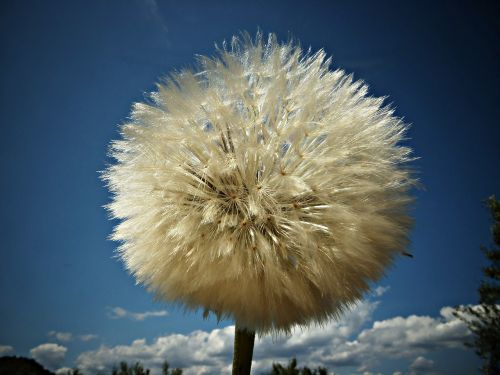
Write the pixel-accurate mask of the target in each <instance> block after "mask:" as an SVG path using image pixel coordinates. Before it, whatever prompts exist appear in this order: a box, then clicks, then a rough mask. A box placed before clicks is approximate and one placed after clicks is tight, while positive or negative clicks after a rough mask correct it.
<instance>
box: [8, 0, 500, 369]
mask: <svg viewBox="0 0 500 375" xmlns="http://www.w3.org/2000/svg"><path fill="white" fill-rule="evenodd" d="M498 19H500V11H499V7H498V6H494V5H488V3H486V2H485V3H481V2H479V3H477V2H475V3H474V4H473V3H472V2H470V3H469V4H462V3H461V4H458V2H440V3H439V4H435V3H434V2H413V3H410V2H361V1H353V2H326V1H310V2H287V3H285V2H277V1H271V2H263V1H254V2H223V1H221V2H213V3H212V2H201V1H200V2H193V1H183V2H169V1H165V2H163V1H159V0H158V1H154V0H130V1H123V2H122V1H105V2H104V1H71V2H68V1H47V2H40V1H5V2H2V3H1V5H0V43H1V46H0V53H1V59H0V64H1V69H0V99H1V100H0V126H1V131H2V137H1V138H0V142H1V147H0V153H1V155H0V164H1V171H2V183H1V184H0V193H1V194H0V196H1V197H2V203H1V207H2V208H1V214H0V225H1V231H2V235H1V236H0V251H1V261H0V294H1V296H2V302H1V307H0V355H1V354H2V353H3V354H15V355H24V356H33V357H35V358H37V359H40V361H41V362H44V363H45V364H46V366H47V367H51V369H52V370H56V369H58V368H60V367H63V366H66V367H73V366H75V365H79V366H80V367H83V368H85V369H88V370H89V373H90V372H92V371H94V370H95V369H97V368H98V366H108V365H109V363H110V362H109V361H111V360H113V361H115V360H116V361H118V360H120V359H122V358H126V359H129V360H130V361H132V360H133V359H131V358H137V359H140V360H141V359H142V360H143V361H144V362H145V363H148V364H149V365H150V366H151V367H153V366H155V365H156V364H157V363H158V361H159V358H163V357H164V356H167V357H168V358H169V360H170V361H171V362H172V364H173V365H174V366H184V368H187V367H189V366H194V365H195V364H197V366H198V367H196V368H194V367H193V369H192V371H193V372H192V373H197V372H196V371H201V370H200V369H202V368H203V366H206V368H207V369H209V370H207V371H211V373H218V372H219V370H216V369H220V368H222V367H224V366H226V367H227V365H229V361H230V357H231V351H232V339H231V338H230V335H231V334H230V329H225V327H227V326H229V325H231V324H232V322H229V321H223V322H220V323H219V324H218V325H217V322H216V321H215V320H214V319H209V320H203V319H202V316H201V313H198V314H185V313H184V312H183V311H182V310H181V309H179V308H178V307H176V306H173V305H170V304H167V303H162V302H154V301H153V300H152V295H151V294H150V293H148V292H147V291H146V290H145V289H144V288H143V287H141V286H138V285H136V284H135V280H134V279H133V278H132V277H131V276H129V275H128V274H127V273H126V272H125V271H124V269H123V265H122V264H121V262H119V261H118V260H117V259H116V258H115V254H114V250H115V248H116V244H115V243H112V242H111V241H108V240H107V237H108V236H109V234H110V233H111V230H112V227H113V226H114V225H115V224H116V222H113V221H110V220H108V217H107V213H106V212H105V210H104V209H103V208H102V206H103V205H105V204H106V203H108V202H109V193H108V191H107V190H106V188H105V187H104V184H103V183H102V181H100V180H99V171H102V170H103V169H105V168H106V165H107V164H108V163H110V162H111V160H110V159H109V158H108V156H107V147H108V144H109V142H110V141H111V140H113V139H117V138H118V125H119V124H121V123H123V122H124V121H125V120H126V118H127V116H128V115H129V112H130V107H131V104H132V103H133V102H135V101H141V100H143V99H144V98H145V93H147V92H150V91H152V90H154V88H155V86H154V84H155V82H157V81H158V80H159V79H161V78H162V77H164V76H165V75H166V74H168V73H169V72H170V71H173V70H179V69H181V68H184V67H192V66H193V64H194V61H195V55H197V54H202V55H212V54H213V53H214V43H218V44H221V43H222V41H223V40H224V39H229V38H231V36H232V35H234V34H237V33H238V32H239V31H241V30H247V31H249V32H250V33H251V34H254V33H255V32H256V30H257V28H258V27H260V28H261V29H262V30H263V32H264V33H268V32H274V33H276V34H277V35H278V37H279V38H280V39H281V40H284V41H286V40H287V39H288V38H289V36H293V37H294V38H296V39H298V40H299V41H300V42H301V45H302V46H304V47H305V48H308V47H309V46H310V47H311V48H312V50H313V51H316V50H318V49H320V48H324V49H325V51H326V52H327V54H328V55H329V56H333V64H332V69H336V68H342V69H344V70H346V71H347V72H349V73H354V77H355V78H356V79H363V80H364V81H366V82H367V83H368V84H369V85H370V91H371V94H372V95H375V96H385V95H387V96H388V98H387V103H392V104H393V105H394V106H395V108H396V114H397V115H398V116H401V117H403V118H404V119H405V121H406V122H408V123H411V124H412V127H411V129H410V132H409V139H408V140H407V144H408V145H409V146H411V147H412V148H413V149H414V151H415V155H416V156H418V157H419V159H418V160H417V161H416V162H415V163H414V165H415V167H416V168H417V170H418V173H419V178H420V180H421V182H422V185H423V186H424V188H423V189H421V190H419V191H417V192H416V196H417V201H416V204H415V209H414V216H415V221H416V224H415V228H414V230H413V231H412V236H411V239H412V244H411V248H410V251H411V252H412V253H413V254H414V255H415V257H414V258H413V259H407V258H401V259H398V261H397V262H396V265H395V267H393V268H392V269H391V270H389V271H388V272H387V276H386V277H385V278H384V279H383V280H381V281H380V282H379V283H378V284H376V285H374V288H376V287H379V288H378V289H376V291H375V292H374V294H372V295H368V296H367V299H366V301H365V302H363V303H362V304H360V306H359V307H358V308H357V309H355V310H354V311H353V312H352V313H350V314H347V316H346V318H345V321H343V322H341V323H332V324H331V325H329V326H328V327H326V328H325V329H323V330H319V329H311V330H310V331H308V332H305V333H304V332H302V333H301V334H297V336H296V338H295V336H292V337H288V338H281V339H277V341H276V342H274V343H273V342H272V340H271V338H263V339H262V341H260V342H259V343H258V344H257V346H256V352H255V359H256V360H257V361H260V362H257V363H256V365H255V369H259V368H263V369H264V368H266V367H265V366H267V365H268V364H270V363H271V362H272V360H282V361H284V360H286V359H287V358H290V357H292V356H293V355H296V356H298V358H299V363H302V364H306V363H310V364H311V365H315V364H316V365H317V364H324V365H326V366H328V367H329V368H330V369H331V370H335V371H336V372H337V373H339V374H358V373H360V374H362V373H363V372H365V371H370V372H372V373H378V372H380V373H382V374H393V373H395V372H397V371H401V372H402V373H404V374H407V373H408V374H409V373H415V374H416V373H419V374H431V373H443V374H470V373H474V371H475V369H476V368H477V366H478V363H479V362H478V361H477V359H476V358H475V356H474V354H473V353H472V352H471V351H466V350H464V349H462V348H461V345H459V344H460V342H461V339H462V338H464V337H466V336H467V332H466V331H463V327H461V326H460V324H459V322H457V321H456V320H454V319H453V318H452V317H451V316H450V314H449V309H447V307H449V306H455V305H458V304H469V303H475V302H476V301H477V294H476V288H477V285H478V282H479V280H480V278H481V266H482V265H483V264H484V261H483V257H482V254H481V252H480V250H479V246H480V245H481V244H484V245H488V244H489V243H490V233H489V224H490V223H489V214H488V212H487V210H486V209H485V208H484V206H483V205H482V201H484V199H486V198H487V197H488V196H490V195H491V194H495V193H496V195H497V197H498V196H500V173H499V168H498V166H499V162H500V147H499V139H500V121H499V120H500V106H499V105H498V103H499V98H500V95H499V90H500V70H499V63H498V61H499V60H498V57H499V49H500V47H499V44H498V40H499V36H500V33H499V31H500V28H499V24H498ZM216 329H219V330H216ZM382 329H384V330H386V331H384V333H381V331H380V330H382ZM214 330H215V331H214ZM433 332H434V333H435V332H441V333H442V334H443V336H439V337H435V336H433ZM413 333H414V335H413V336H412V334H413ZM174 334H177V335H174ZM422 335H423V336H422ZM225 337H229V338H228V339H227V340H224V338H225ZM141 339H144V340H145V341H140V340H141ZM384 339H385V340H386V341H385V342H384V341H383V340H384ZM134 340H135V341H134ZM137 340H139V341H137ZM204 340H215V341H213V342H212V344H211V346H212V347H213V348H216V349H213V350H214V352H211V353H206V348H205V347H204V345H203V342H205V341H204ZM280 340H284V341H280ZM294 340H295V341H294ZM377 340H378V341H377ZM398 340H402V341H401V342H399V341H398ZM405 340H406V341H405ZM228 343H229V344H230V345H229V344H228ZM356 343H357V344H356ZM396 343H398V348H399V349H398V350H396V352H395V351H394V350H393V351H391V350H389V349H387V350H385V349H383V348H388V345H389V347H390V345H393V346H395V345H396ZM415 343H417V344H418V345H416V344H415ZM47 345H48V346H47ZM189 345H191V346H192V347H191V349H184V350H183V351H180V350H177V351H176V350H174V349H175V348H178V347H183V348H185V347H188V346H189ZM228 345H229V346H228ZM356 345H358V346H356ZM205 346H206V345H205ZM127 348H128V349H127ZM167 349H168V350H167ZM127 350H128V351H127ZM197 350H198V351H199V353H200V354H199V356H198V357H196V356H193V354H192V353H198V352H197ZM377 350H378V351H377ZM318 352H321V353H322V354H321V355H319V354H317V353H318ZM124 353H134V354H133V355H132V356H130V357H127V356H126V355H125V354H124ZM137 353H140V354H137ZM190 353H191V354H190ZM339 353H345V354H344V355H343V356H341V355H340V354H339ZM134 356H135V357H134ZM109 358H111V359H109ZM204 358H205V359H204ZM213 358H216V360H215V362H214V360H213ZM107 361H108V362H107ZM452 362H453V363H452ZM93 366H94V367H93ZM412 366H413V367H412ZM94 372H95V371H94ZM256 373H257V372H256Z"/></svg>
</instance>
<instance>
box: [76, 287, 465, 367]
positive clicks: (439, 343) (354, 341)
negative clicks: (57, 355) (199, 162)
mask: <svg viewBox="0 0 500 375" xmlns="http://www.w3.org/2000/svg"><path fill="white" fill-rule="evenodd" d="M375 296H377V294H375ZM378 303H379V302H378V301H373V300H367V301H364V302H362V303H360V304H359V305H358V306H357V307H356V308H355V309H353V310H352V311H351V312H349V313H347V314H346V315H345V316H344V318H343V319H342V320H341V321H339V322H331V323H329V324H326V325H323V326H313V327H311V328H309V329H302V330H301V329H297V330H295V332H294V333H293V334H292V335H290V336H279V337H271V336H264V337H262V338H258V339H257V340H256V343H255V350H254V362H253V365H252V369H253V372H254V373H255V374H259V373H261V372H263V371H269V369H270V368H271V365H272V363H273V362H281V363H286V362H288V360H289V359H290V358H291V357H292V356H296V357H297V359H298V361H299V364H300V365H301V366H302V365H307V366H309V367H317V366H319V365H322V366H326V367H329V368H330V369H331V370H333V369H337V370H338V369H340V368H345V367H352V368H354V369H356V370H357V371H358V372H359V373H363V372H365V373H366V374H370V372H369V370H370V369H371V368H373V367H374V366H377V364H379V360H380V359H383V360H388V359H398V358H405V359H408V360H409V361H411V360H414V361H413V363H412V364H411V366H410V368H409V370H410V373H411V374H423V373H426V374H430V373H433V372H432V370H431V369H432V366H433V363H432V361H430V360H428V359H426V358H425V357H423V355H424V354H426V353H430V352H434V351H438V350H444V349H453V348H463V341H464V340H466V339H467V338H468V337H469V335H470V332H469V331H468V329H467V326H466V325H465V324H464V323H463V322H462V321H460V320H458V319H456V318H455V317H454V316H453V315H452V308H451V307H444V308H442V309H441V310H440V316H438V317H430V316H417V315H411V316H408V317H394V318H390V319H385V320H380V321H375V322H372V314H373V311H374V310H375V309H376V307H377V305H378ZM370 322H372V323H371V324H370ZM233 339H234V326H228V327H225V328H220V329H214V330H212V331H211V332H205V331H194V332H191V333H189V334H169V335H164V336H160V337H158V338H156V339H155V340H154V341H152V342H147V341H146V340H145V339H138V340H135V341H133V342H132V343H131V344H130V345H117V346H113V347H108V346H101V347H100V348H99V349H97V350H94V351H88V352H84V353H82V354H80V356H79V357H78V358H77V361H76V365H77V366H78V368H80V369H81V370H83V371H84V372H85V373H86V374H87V373H89V374H95V373H97V372H99V371H109V369H111V367H112V366H113V364H116V363H118V362H120V361H127V362H135V361H140V362H141V363H143V364H144V365H145V366H146V367H147V368H150V369H151V370H152V374H153V375H156V374H161V364H162V363H163V361H164V360H165V359H167V360H168V361H169V362H170V364H171V366H174V367H181V368H183V369H184V374H186V375H202V374H215V373H217V374H219V373H220V374H230V373H231V357H232V349H233ZM415 358H416V359H415Z"/></svg>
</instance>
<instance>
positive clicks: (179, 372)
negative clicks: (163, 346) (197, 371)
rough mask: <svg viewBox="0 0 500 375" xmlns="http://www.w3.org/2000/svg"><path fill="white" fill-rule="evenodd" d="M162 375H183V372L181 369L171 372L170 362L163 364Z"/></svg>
mask: <svg viewBox="0 0 500 375" xmlns="http://www.w3.org/2000/svg"><path fill="white" fill-rule="evenodd" d="M162 374H163V375H182V370H181V369H180V368H174V369H172V370H170V364H169V363H168V361H165V362H163V365H162Z"/></svg>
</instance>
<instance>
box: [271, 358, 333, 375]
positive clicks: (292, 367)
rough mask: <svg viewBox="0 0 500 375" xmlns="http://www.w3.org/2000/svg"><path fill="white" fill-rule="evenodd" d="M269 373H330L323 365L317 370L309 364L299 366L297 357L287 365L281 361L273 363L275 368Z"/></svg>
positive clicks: (272, 374)
mask: <svg viewBox="0 0 500 375" xmlns="http://www.w3.org/2000/svg"><path fill="white" fill-rule="evenodd" d="M268 375H328V370H327V369H326V368H324V367H321V366H320V367H318V368H317V369H316V370H311V369H310V368H309V367H307V366H304V367H302V368H299V367H297V359H296V358H292V359H291V360H290V362H288V366H287V367H283V366H282V365H281V364H279V363H273V369H272V370H271V372H270V373H269V374H268ZM332 375H333V374H332Z"/></svg>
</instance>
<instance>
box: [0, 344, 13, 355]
mask: <svg viewBox="0 0 500 375" xmlns="http://www.w3.org/2000/svg"><path fill="white" fill-rule="evenodd" d="M13 351H14V348H13V347H12V346H10V345H0V355H4V354H7V353H10V352H13Z"/></svg>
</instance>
